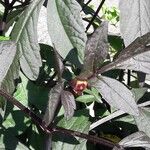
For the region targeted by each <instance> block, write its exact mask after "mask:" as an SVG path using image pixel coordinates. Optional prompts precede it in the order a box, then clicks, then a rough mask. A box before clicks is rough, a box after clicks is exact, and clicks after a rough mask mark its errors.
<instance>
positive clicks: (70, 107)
mask: <svg viewBox="0 0 150 150" xmlns="http://www.w3.org/2000/svg"><path fill="white" fill-rule="evenodd" d="M61 103H62V105H63V107H64V110H65V115H64V116H65V117H66V118H67V119H70V118H71V117H72V116H73V114H74V110H75V109H76V103H75V98H74V96H73V94H72V93H71V92H69V91H65V90H64V91H62V93H61Z"/></svg>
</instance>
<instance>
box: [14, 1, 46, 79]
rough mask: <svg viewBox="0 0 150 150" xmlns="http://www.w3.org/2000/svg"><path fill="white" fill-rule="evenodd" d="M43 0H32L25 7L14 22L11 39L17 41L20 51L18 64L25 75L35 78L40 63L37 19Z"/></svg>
mask: <svg viewBox="0 0 150 150" xmlns="http://www.w3.org/2000/svg"><path fill="white" fill-rule="evenodd" d="M42 4H43V0H34V1H32V3H31V4H30V5H29V6H28V7H27V8H26V9H25V11H24V12H23V13H22V15H21V16H20V17H19V20H18V21H17V23H16V24H15V26H14V28H13V30H12V33H11V39H13V40H15V41H16V42H17V50H18V51H19V52H20V65H21V68H22V70H23V72H24V73H25V74H26V76H27V77H28V78H29V79H31V80H35V79H37V77H38V74H39V68H40V66H41V65H42V63H41V57H40V52H39V51H40V47H39V44H38V40H37V21H38V15H39V12H40V8H41V6H42Z"/></svg>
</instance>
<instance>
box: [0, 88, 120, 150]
mask: <svg viewBox="0 0 150 150" xmlns="http://www.w3.org/2000/svg"><path fill="white" fill-rule="evenodd" d="M0 95H1V96H3V97H5V98H6V99H7V100H8V101H9V102H11V103H12V104H13V105H15V106H17V107H18V108H19V109H20V110H21V111H23V112H24V113H25V114H26V116H28V117H30V118H31V119H32V120H33V121H34V123H35V124H37V125H38V126H39V127H41V128H42V129H43V131H44V132H45V133H47V134H52V133H55V132H60V133H63V134H66V135H73V136H77V137H80V138H84V139H86V140H89V141H91V142H94V143H99V144H102V145H105V146H108V147H110V148H113V147H115V146H116V147H120V146H119V145H118V144H115V143H113V142H111V141H109V140H106V139H103V138H99V137H95V136H92V135H88V134H84V133H81V132H78V131H73V130H69V129H64V128H61V127H57V126H56V127H52V126H46V125H45V123H44V122H43V121H42V119H41V118H40V117H38V116H37V115H36V114H35V113H34V112H33V111H31V110H29V109H28V108H27V107H25V106H24V105H22V104H21V103H20V102H19V101H17V99H15V98H14V97H12V96H11V95H10V94H8V93H7V92H5V91H4V90H3V89H0Z"/></svg>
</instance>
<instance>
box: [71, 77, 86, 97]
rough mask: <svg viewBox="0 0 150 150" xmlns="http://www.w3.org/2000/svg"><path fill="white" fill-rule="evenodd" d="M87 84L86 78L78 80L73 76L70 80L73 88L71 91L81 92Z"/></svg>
mask: <svg viewBox="0 0 150 150" xmlns="http://www.w3.org/2000/svg"><path fill="white" fill-rule="evenodd" d="M87 86H88V82H87V81H86V80H80V79H77V78H74V79H73V80H72V81H71V87H72V88H73V91H74V92H75V93H76V94H79V95H80V94H81V93H82V92H83V90H84V89H86V88H87Z"/></svg>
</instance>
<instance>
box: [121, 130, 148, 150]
mask: <svg viewBox="0 0 150 150" xmlns="http://www.w3.org/2000/svg"><path fill="white" fill-rule="evenodd" d="M119 145H121V146H123V147H144V148H150V138H149V137H148V136H147V135H146V134H145V133H144V132H141V131H139V132H136V133H133V134H131V135H129V136H127V137H125V138H124V139H122V140H121V141H120V142H119Z"/></svg>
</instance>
